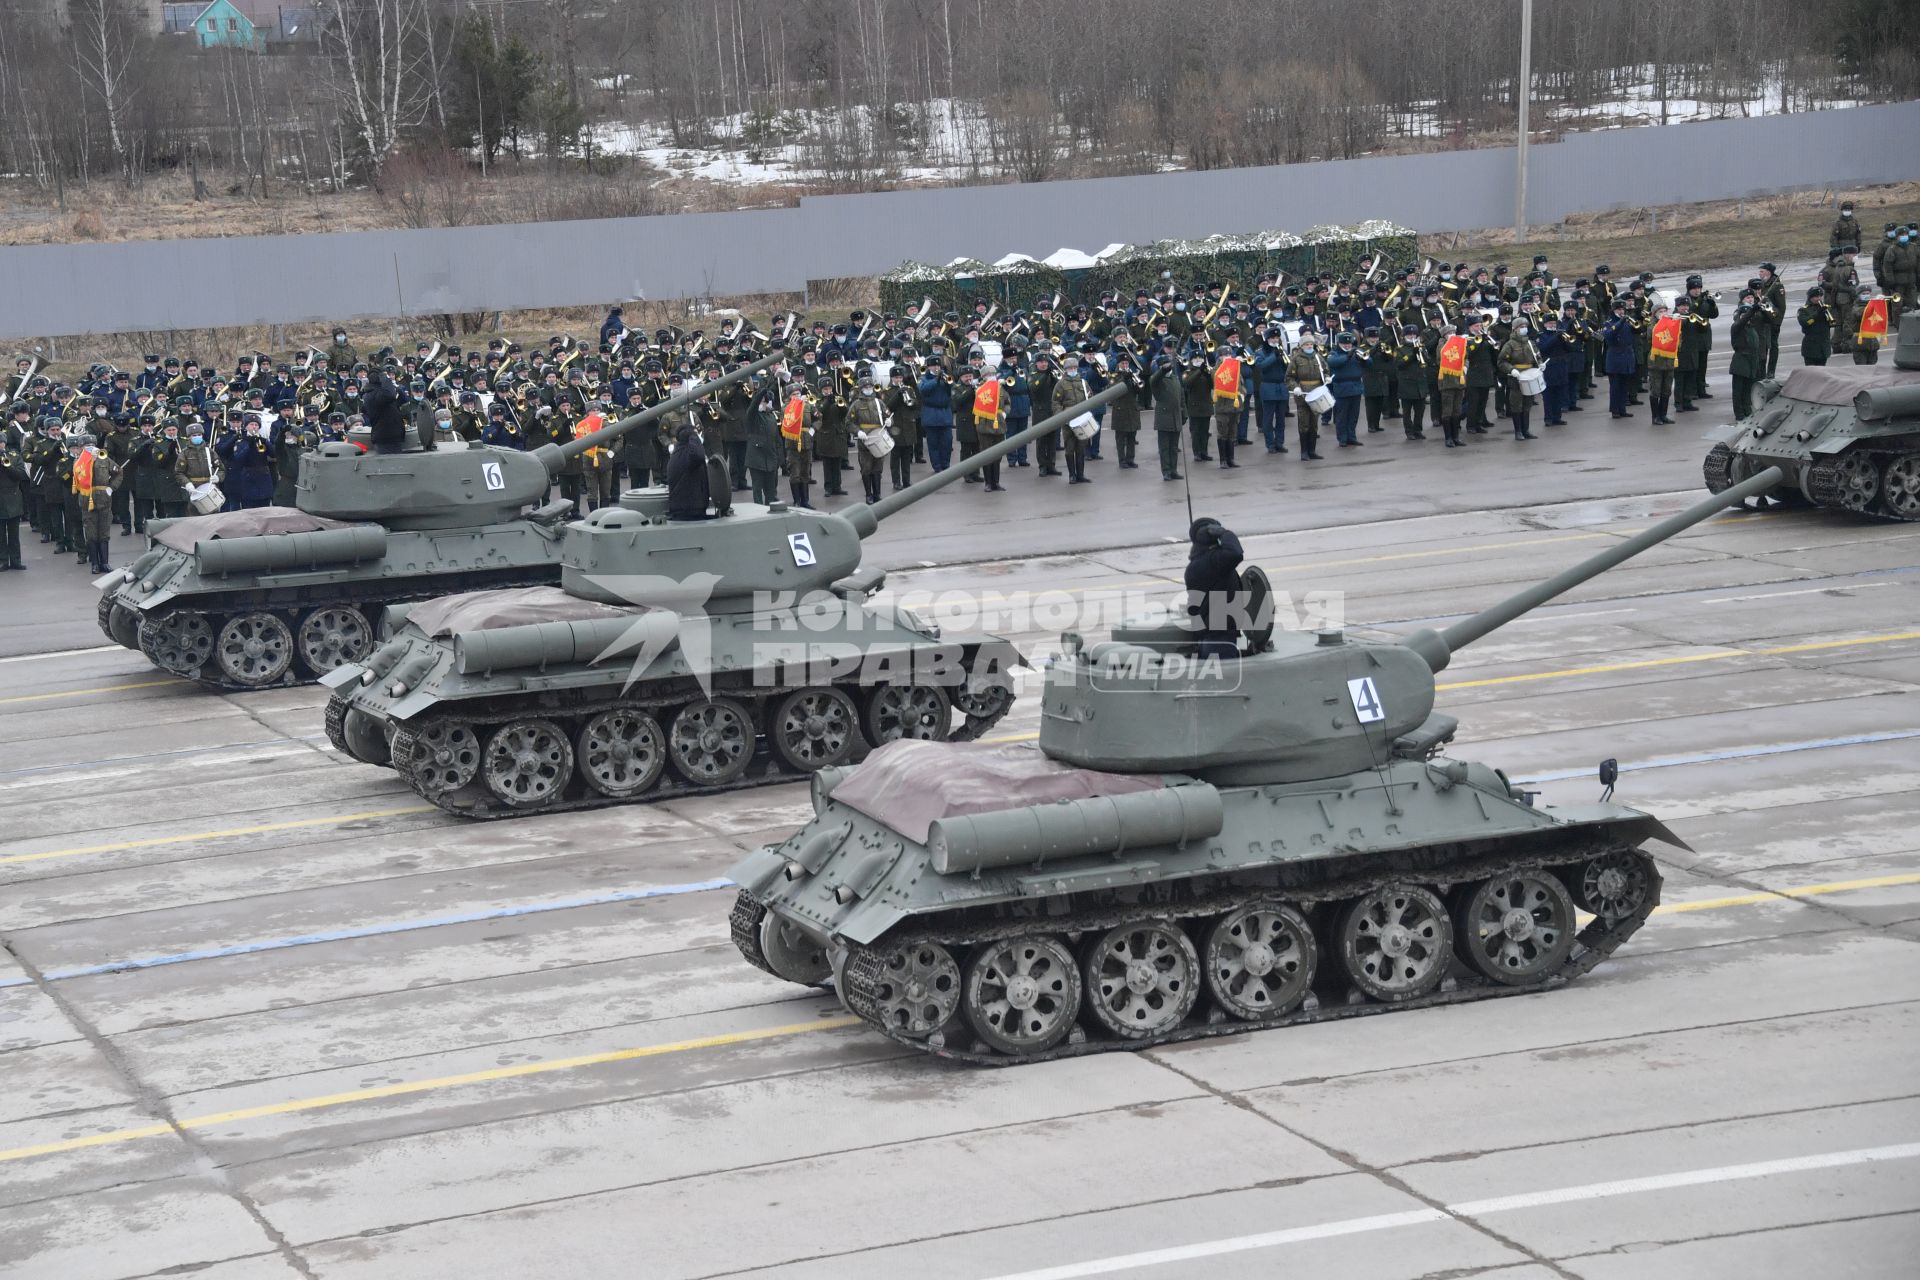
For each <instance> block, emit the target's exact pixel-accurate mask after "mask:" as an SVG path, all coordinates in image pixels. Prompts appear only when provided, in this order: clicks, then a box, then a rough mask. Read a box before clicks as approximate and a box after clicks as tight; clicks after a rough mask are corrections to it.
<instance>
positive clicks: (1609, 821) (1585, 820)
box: [1546, 802, 1694, 853]
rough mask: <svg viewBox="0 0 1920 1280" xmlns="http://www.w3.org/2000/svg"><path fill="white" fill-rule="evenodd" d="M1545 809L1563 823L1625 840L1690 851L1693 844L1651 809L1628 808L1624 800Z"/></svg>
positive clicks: (1631, 842) (1628, 842)
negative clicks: (1645, 810)
mask: <svg viewBox="0 0 1920 1280" xmlns="http://www.w3.org/2000/svg"><path fill="white" fill-rule="evenodd" d="M1546 812H1547V813H1548V814H1550V815H1552V817H1553V818H1554V820H1555V821H1556V822H1559V823H1560V824H1562V825H1563V826H1575V827H1587V828H1600V829H1605V830H1607V831H1609V832H1610V833H1611V834H1614V835H1617V836H1619V837H1620V838H1621V840H1622V841H1623V842H1625V843H1627V844H1639V843H1640V842H1642V841H1644V840H1658V841H1660V842H1661V843H1662V844H1669V845H1672V846H1673V847H1674V848H1676V849H1684V850H1686V851H1687V852H1688V853H1692V852H1693V851H1694V850H1693V846H1692V845H1690V844H1688V843H1687V842H1686V841H1685V840H1682V839H1681V838H1680V837H1679V836H1677V835H1675V834H1674V833H1673V831H1672V830H1671V829H1670V828H1669V827H1668V826H1667V824H1666V823H1664V822H1662V821H1660V819H1658V818H1656V817H1654V816H1653V815H1652V814H1650V813H1642V812H1641V811H1640V810H1638V809H1630V808H1628V807H1627V806H1626V805H1623V804H1608V803H1605V802H1601V803H1597V804H1572V805H1555V806H1554V807H1553V808H1551V809H1548V810H1546Z"/></svg>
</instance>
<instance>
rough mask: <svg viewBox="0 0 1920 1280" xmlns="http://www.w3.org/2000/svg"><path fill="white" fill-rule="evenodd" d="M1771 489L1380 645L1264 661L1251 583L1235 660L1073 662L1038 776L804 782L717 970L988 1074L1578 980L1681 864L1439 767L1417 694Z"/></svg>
mask: <svg viewBox="0 0 1920 1280" xmlns="http://www.w3.org/2000/svg"><path fill="white" fill-rule="evenodd" d="M1778 479H1779V477H1778V475H1777V474H1776V473H1773V472H1771V471H1769V472H1767V473H1764V474H1762V475H1760V476H1757V477H1754V478H1753V479H1751V480H1749V481H1747V482H1745V483H1744V484H1741V485H1738V486H1735V487H1733V488H1731V489H1729V490H1728V491H1727V492H1726V493H1724V494H1722V495H1720V496H1719V497H1718V498H1713V499H1708V500H1706V501H1703V502H1701V503H1699V504H1698V505H1696V506H1694V507H1692V508H1690V509H1688V510H1687V511H1685V512H1682V513H1681V514H1679V515H1676V516H1673V517H1671V518H1670V519H1667V520H1665V521H1662V522H1661V523H1660V524H1658V525H1656V526H1654V527H1653V528H1651V529H1648V530H1647V531H1645V532H1644V533H1642V534H1640V535H1638V536H1636V537H1634V538H1631V539H1629V540H1627V541H1625V542H1623V543H1621V544H1620V545H1619V546H1617V547H1613V548H1610V549H1609V550H1608V551H1606V552H1604V553H1602V554H1601V555H1598V556H1595V557H1593V558H1592V559H1590V560H1587V561H1585V562H1584V563H1582V564H1579V565H1577V566H1575V567H1574V568H1572V569H1569V570H1567V571H1566V572H1564V573H1562V574H1560V575H1559V576H1557V577H1555V578H1552V579H1549V580H1548V581H1546V582H1543V583H1540V584H1538V585H1536V586H1534V587H1532V588H1529V589H1528V590H1526V591H1523V592H1521V593H1519V594H1518V595H1516V596H1514V597H1512V598H1511V599H1508V600H1506V601H1504V602H1502V603H1500V604H1497V605H1495V606H1493V607H1492V608H1490V609H1487V610H1486V611H1484V612H1482V613H1478V614H1475V615H1474V616H1472V617H1469V618H1466V619H1464V620H1463V621H1460V622H1457V623H1455V624H1453V625H1452V626H1449V627H1446V628H1445V629H1443V630H1441V631H1431V630H1427V631H1420V632H1417V633H1415V634H1413V635H1411V636H1409V637H1407V638H1406V639H1405V640H1404V641H1403V642H1400V643H1391V644H1380V643H1370V642H1362V641H1356V640H1353V639H1350V638H1348V637H1346V636H1345V635H1343V634H1341V633H1340V632H1338V631H1322V632H1320V633H1318V634H1317V635H1308V634H1284V633H1283V634H1280V635H1273V634H1272V627H1271V622H1270V621H1269V622H1268V623H1266V624H1265V625H1264V626H1262V625H1258V624H1257V620H1258V618H1259V615H1260V609H1259V606H1258V603H1257V602H1259V601H1261V600H1264V599H1265V598H1266V596H1267V586H1266V579H1265V576H1264V575H1263V574H1262V573H1261V572H1260V571H1259V570H1258V569H1257V568H1250V569H1247V570H1246V571H1244V573H1243V574H1242V584H1243V587H1244V590H1245V595H1246V598H1247V600H1248V602H1249V610H1250V613H1251V616H1252V617H1254V618H1255V619H1256V625H1255V626H1253V627H1250V628H1249V629H1247V630H1246V631H1243V632H1242V634H1241V636H1240V639H1239V641H1238V645H1237V647H1238V656H1234V657H1224V656H1223V657H1214V658H1205V657H1202V656H1200V654H1199V652H1198V651H1197V650H1196V649H1195V648H1194V646H1193V644H1192V638H1191V636H1190V634H1188V633H1185V632H1184V630H1183V629H1182V628H1180V627H1176V626H1172V625H1169V624H1153V623H1139V624H1129V625H1127V626H1123V627H1120V628H1117V629H1116V630H1115V632H1114V636H1113V639H1112V640H1110V641H1105V642H1100V643H1096V644H1092V645H1086V644H1083V643H1082V642H1081V640H1080V638H1079V637H1077V636H1071V635H1069V636H1068V637H1066V642H1065V644H1064V646H1063V649H1064V656H1062V657H1060V658H1059V659H1057V660H1055V661H1054V662H1053V663H1052V665H1051V666H1050V667H1049V668H1048V671H1047V680H1046V690H1045V693H1044V695H1043V697H1044V702H1043V704H1042V707H1041V716H1042V718H1041V727H1040V741H1039V744H1038V747H1037V748H1035V747H1032V746H1014V745H1006V746H991V745H987V744H967V745H956V744H952V743H945V744H941V743H929V742H898V743H892V744H889V745H887V746H885V747H882V748H880V749H879V750H877V751H876V752H874V753H873V755H872V756H871V757H869V758H868V759H867V760H866V761H865V762H864V763H862V764H860V765H857V766H855V767H853V768H850V769H833V770H827V771H824V772H822V773H819V774H817V775H815V777H814V781H813V801H814V810H815V815H814V818H813V820H812V821H811V822H809V823H808V824H807V825H806V826H805V827H804V828H802V829H801V830H800V831H798V832H796V833H795V834H794V835H793V836H792V837H791V838H789V839H788V840H786V841H785V842H783V843H781V844H778V845H772V846H768V847H765V848H763V849H760V850H759V851H757V852H755V853H753V854H751V855H750V856H748V857H747V858H746V859H745V860H744V861H742V862H741V863H740V864H739V865H738V866H736V867H735V868H734V869H733V870H732V872H731V873H730V874H731V876H732V878H733V879H734V881H735V882H736V883H737V884H739V885H740V886H741V888H740V894H739V897H738V900H737V901H736V903H735V906H734V911H733V918H732V924H733V936H734V941H735V943H736V944H737V945H738V946H739V948H740V950H741V952H742V954H744V955H745V956H746V958H747V959H748V960H749V961H751V962H752V963H754V964H755V965H758V966H759V967H761V968H763V969H766V970H767V971H768V972H770V973H773V974H775V975H777V976H779V977H782V978H786V979H788V980H790V981H793V982H799V983H806V984H823V983H825V982H827V981H828V980H829V979H831V980H833V981H834V982H835V984H836V985H837V987H838V990H839V993H840V997H841V999H842V1000H843V1001H844V1002H845V1004H846V1006H847V1008H848V1009H850V1010H852V1011H853V1012H854V1013H855V1014H857V1015H859V1016H860V1017H861V1018H863V1019H865V1020H866V1021H867V1022H868V1023H870V1024H872V1026H873V1027H874V1028H875V1029H876V1030H878V1031H881V1032H883V1033H884V1034H886V1035H888V1036H891V1037H893V1038H894V1039H896V1040H899V1041H901V1042H902V1043H905V1044H908V1045H912V1046H914V1047H916V1048H919V1049H922V1050H926V1051H929V1052H932V1053H936V1054H939V1055H941V1056H945V1057H951V1058H959V1059H963V1060H966V1061H969V1062H977V1063H982V1064H989V1065H993V1064H1006V1063H1017V1062H1032V1061H1036V1060H1040V1059H1044V1058H1049V1057H1055V1056H1060V1055H1066V1054H1078V1053H1090V1052H1096V1051H1100V1050H1104V1049H1129V1048H1141V1047H1144V1046H1150V1045H1155V1044H1163V1043H1166V1042H1169V1041H1175V1040H1183V1039H1189V1038H1192V1037H1196V1036H1205V1035H1217V1034H1224V1033H1228V1032H1233V1031H1241V1030H1247V1029H1250V1028H1254V1027H1261V1026H1274V1025H1280V1024H1284V1023H1293V1022H1303V1021H1312V1020H1316V1019H1321V1018H1328V1017H1337V1016H1341V1015H1345V1014H1353V1013H1365V1012H1373V1011H1378V1010H1382V1009H1387V1008H1393V1007H1417V1006H1421V1005H1432V1004H1441V1003H1447V1002H1451V1001H1458V1000H1465V999H1471V998H1475V997H1481V996H1491V995H1503V994H1509V993H1512V992H1518V991H1532V990H1539V989H1542V988H1547V987H1551V986H1554V985H1557V984H1560V983H1563V982H1565V981H1567V980H1568V979H1570V978H1573V977H1577V976H1578V975H1580V974H1583V973H1585V972H1587V971H1588V970H1589V969H1591V968H1592V967H1593V966H1594V965H1596V964H1597V963H1599V962H1600V961H1601V960H1603V959H1605V958H1606V956H1607V955H1609V954H1610V953H1611V952H1612V951H1613V950H1614V949H1615V948H1616V947H1618V946H1619V945H1620V943H1621V942H1622V941H1624V940H1625V939H1626V938H1627V937H1628V936H1629V935H1630V934H1632V933H1633V932H1634V931H1635V930H1636V929H1638V928H1639V927H1640V925H1641V924H1642V923H1644V922H1645V920H1646V919H1647V915H1648V913H1649V912H1651V911H1652V910H1653V908H1654V906H1655V905H1656V904H1657V903H1658V902H1659V899H1660V873H1659V870H1658V868H1657V867H1656V866H1655V864H1654V861H1653V859H1652V858H1650V857H1649V856H1647V855H1646V854H1645V853H1643V852H1642V851H1641V850H1640V848H1639V847H1638V846H1639V845H1640V844H1641V843H1642V842H1643V841H1646V840H1649V839H1653V840H1661V841H1665V842H1667V843H1669V844H1675V845H1678V844H1679V843H1680V842H1679V840H1678V839H1677V838H1676V837H1674V836H1673V835H1672V833H1670V832H1669V831H1668V830H1667V828H1666V827H1665V826H1663V825H1662V824H1661V823H1660V822H1659V821H1658V820H1657V819H1655V818H1653V817H1651V816H1649V815H1648V814H1645V813H1641V812H1639V811H1637V810H1634V809H1630V808H1627V807H1625V806H1623V805H1618V804H1614V803H1611V802H1610V797H1611V783H1612V774H1613V772H1614V766H1613V762H1612V761H1607V762H1605V763H1603V764H1602V766H1601V775H1600V777H1601V781H1602V782H1603V783H1606V784H1608V796H1607V797H1606V798H1605V799H1603V800H1602V802H1600V803H1596V804H1585V805H1577V806H1569V807H1560V808H1548V807H1543V806H1539V805H1536V804H1535V803H1534V798H1533V795H1532V794H1531V793H1529V792H1526V791H1523V790H1521V789H1520V788H1518V787H1515V786H1513V785H1512V784H1511V783H1509V781H1508V780H1507V777H1506V775H1505V774H1503V773H1501V772H1500V771H1499V770H1497V769H1495V768H1492V767H1490V766H1488V765H1485V764H1477V763H1471V762H1468V761H1463V760H1452V759H1448V758H1446V757H1445V756H1443V755H1442V754H1441V750H1442V748H1443V747H1444V746H1445V745H1446V744H1447V742H1448V741H1449V740H1450V739H1451V738H1452V737H1453V735H1454V730H1455V728H1456V722H1455V720H1454V719H1453V717H1451V716H1446V715H1441V714H1438V713H1436V712H1435V711H1434V673H1436V672H1438V671H1441V670H1443V669H1444V668H1445V667H1446V666H1447V663H1448V659H1449V656H1450V655H1451V654H1452V653H1453V652H1454V651H1455V650H1456V649H1458V648H1460V647H1461V646H1462V645H1466V644H1469V643H1471V642H1472V641H1474V640H1477V639H1479V638H1480V637H1481V636H1484V635H1486V634H1487V633H1488V632H1490V631H1492V630H1494V629H1495V628H1497V627H1500V626H1502V625H1504V624H1505V623H1507V622H1510V621H1512V620H1513V619H1514V618H1516V617H1519V616H1520V615H1521V614H1524V613H1526V612H1528V611H1529V610H1531V609H1533V608H1535V607H1537V606H1538V605H1540V604H1542V603H1544V602H1545V601H1547V600H1550V599H1552V598H1553V597H1555V596H1557V595H1559V594H1560V593H1561V592H1563V591H1566V590H1568V589H1569V588H1571V587H1573V586H1575V585H1577V584H1578V583H1580V582H1583V581H1585V580H1587V579H1588V578H1591V577H1593V576H1594V575H1596V574H1598V573H1601V572H1603V571H1604V570H1606V569H1608V568H1610V567H1612V566H1613V565H1616V564H1618V563H1620V562H1621V561H1623V560H1625V559H1627V558H1628V557H1629V556H1632V555H1634V554H1637V553H1638V552H1640V551H1642V550H1645V549H1646V548H1648V547H1651V546H1653V545H1655V544H1656V543H1658V542H1661V541H1663V540H1665V539H1667V538H1670V537H1672V536H1673V535H1674V534H1676V533H1678V532H1680V531H1681V530H1683V529H1685V528H1687V527H1688V526H1690V525H1693V524H1696V523H1698V522H1699V521H1701V520H1704V519H1706V518H1707V517H1708V516H1711V515H1713V514H1714V513H1715V512H1716V511H1718V510H1720V509H1721V508H1722V507H1725V506H1727V505H1729V504H1730V503H1733V502H1736V501H1739V500H1740V499H1741V498H1743V497H1745V496H1751V495H1752V494H1754V493H1756V492H1758V491H1760V490H1762V489H1764V488H1765V487H1766V486H1768V485H1770V484H1773V483H1776V482H1777V481H1778ZM1682 847H1684V846H1682ZM1582 910H1583V911H1586V912H1589V913H1591V914H1592V916H1593V919H1592V921H1591V922H1590V923H1588V924H1586V925H1585V926H1584V927H1582V926H1581V925H1580V922H1579V921H1578V919H1577V918H1576V911H1582Z"/></svg>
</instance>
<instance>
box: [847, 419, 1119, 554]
mask: <svg viewBox="0 0 1920 1280" xmlns="http://www.w3.org/2000/svg"><path fill="white" fill-rule="evenodd" d="M1132 390H1133V387H1132V385H1131V384H1129V383H1126V382H1116V383H1114V384H1113V385H1112V386H1110V387H1108V388H1106V389H1105V390H1104V391H1099V392H1096V393H1095V394H1093V395H1090V396H1088V397H1087V398H1086V399H1085V400H1082V401H1081V402H1080V403H1078V404H1076V405H1071V406H1069V407H1068V408H1065V409H1062V410H1061V411H1060V412H1059V413H1056V414H1054V415H1053V416H1052V417H1050V418H1042V419H1041V420H1040V421H1038V422H1036V423H1034V424H1033V425H1032V426H1030V427H1028V428H1027V429H1026V430H1025V431H1017V432H1015V433H1014V434H1013V435H1010V436H1008V437H1007V438H1006V439H1004V440H1002V441H1000V442H999V443H998V444H995V445H992V446H990V447H988V448H985V449H982V450H981V451H980V452H978V453H976V454H974V455H973V456H972V457H970V458H962V459H961V460H960V461H959V462H956V463H954V464H953V465H952V466H950V467H948V468H947V469H946V470H945V471H936V472H934V473H933V474H932V475H930V476H928V477H927V478H926V479H925V480H920V481H916V482H915V483H913V484H911V485H908V486H907V487H906V488H904V489H902V490H901V491H900V492H898V493H891V494H888V495H887V496H886V497H884V498H882V499H881V500H880V501H878V502H876V503H874V504H872V505H871V506H860V505H856V506H854V507H851V508H849V509H848V510H847V511H844V512H842V513H841V514H842V515H843V516H844V517H845V518H846V520H847V521H848V522H849V523H851V524H852V525H853V527H854V528H855V529H856V530H857V531H858V532H859V534H860V536H861V537H862V538H865V537H867V536H868V535H870V534H871V533H872V532H873V531H874V530H875V529H876V528H878V527H879V524H880V522H881V521H882V520H884V519H886V518H887V517H888V516H890V515H892V514H893V513H894V512H896V511H898V510H900V508H902V507H910V506H912V505H913V504H914V503H916V502H918V501H920V500H921V499H922V498H926V497H931V496H932V495H933V494H935V493H937V492H939V491H940V490H942V489H944V488H946V487H947V486H948V485H950V484H952V483H953V482H954V481H956V480H960V479H964V478H965V477H967V476H969V475H972V474H973V473H974V472H976V471H978V470H980V469H981V468H982V467H985V466H986V465H987V464H989V463H992V462H998V461H999V460H1000V459H1002V458H1004V457H1006V456H1007V455H1008V454H1009V453H1012V452H1013V451H1014V450H1015V449H1018V448H1019V447H1020V446H1021V445H1024V444H1029V443H1031V442H1032V441H1035V440H1038V439H1039V438H1040V437H1041V436H1043V435H1046V434H1047V433H1048V432H1049V431H1058V430H1059V429H1060V428H1061V427H1064V426H1066V425H1067V423H1069V422H1071V421H1072V420H1073V419H1075V418H1077V417H1079V416H1080V415H1081V414H1083V413H1091V412H1092V411H1093V410H1095V409H1098V408H1099V407H1100V406H1101V405H1103V404H1106V403H1108V402H1109V401H1113V400H1118V399H1119V398H1120V396H1121V395H1122V394H1123V393H1128V392H1131V391H1132Z"/></svg>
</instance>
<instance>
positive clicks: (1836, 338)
mask: <svg viewBox="0 0 1920 1280" xmlns="http://www.w3.org/2000/svg"><path fill="white" fill-rule="evenodd" d="M1820 288H1821V289H1822V290H1824V291H1825V295H1826V297H1825V301H1826V305H1827V309H1828V310H1829V311H1831V312H1832V313H1833V316H1834V323H1835V325H1836V326H1837V332H1835V333H1834V335H1833V350H1834V353H1835V354H1836V355H1844V354H1845V353H1847V352H1849V351H1851V350H1853V333H1852V332H1851V331H1850V330H1849V329H1848V328H1847V325H1846V321H1847V318H1848V317H1849V316H1851V315H1852V314H1853V304H1854V300H1855V299H1857V298H1858V297H1859V296H1860V273H1859V272H1858V271H1856V270H1855V269H1854V265H1853V250H1852V249H1851V248H1842V249H1830V250H1828V251H1827V265H1826V266H1824V267H1822V268H1821V269H1820Z"/></svg>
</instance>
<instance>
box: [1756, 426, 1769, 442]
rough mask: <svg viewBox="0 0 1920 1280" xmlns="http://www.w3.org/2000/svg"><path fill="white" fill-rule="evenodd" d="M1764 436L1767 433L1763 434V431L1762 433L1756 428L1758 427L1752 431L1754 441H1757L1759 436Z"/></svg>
mask: <svg viewBox="0 0 1920 1280" xmlns="http://www.w3.org/2000/svg"><path fill="white" fill-rule="evenodd" d="M1765 434H1767V433H1766V432H1764V431H1762V430H1761V429H1760V428H1758V427H1755V428H1754V429H1753V438H1754V439H1755V440H1758V439H1759V438H1760V437H1761V436H1763V435H1765Z"/></svg>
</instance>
